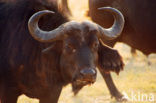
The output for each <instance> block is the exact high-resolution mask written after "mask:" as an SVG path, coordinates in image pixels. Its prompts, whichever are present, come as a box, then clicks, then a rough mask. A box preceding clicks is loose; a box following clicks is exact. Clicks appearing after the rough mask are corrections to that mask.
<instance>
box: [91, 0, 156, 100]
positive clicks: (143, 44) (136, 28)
mask: <svg viewBox="0 0 156 103" xmlns="http://www.w3.org/2000/svg"><path fill="white" fill-rule="evenodd" d="M103 6H110V7H114V8H117V9H119V10H120V11H121V12H122V13H123V15H124V17H125V27H124V29H123V32H122V34H121V36H119V37H118V38H116V39H114V40H109V41H108V40H104V43H106V44H107V45H109V46H114V44H115V43H116V42H118V41H119V42H123V43H126V44H128V45H129V46H131V47H132V48H133V49H132V50H134V49H138V50H140V51H142V52H143V53H144V54H145V55H149V54H150V53H156V43H155V40H156V30H155V28H156V13H155V10H156V1H155V0H89V16H90V17H91V19H92V20H93V21H94V22H96V23H98V24H99V25H101V26H103V27H110V26H111V25H112V23H113V17H112V15H110V14H109V13H107V12H105V13H103V12H102V11H99V10H98V8H99V7H103ZM102 75H103V76H104V79H105V80H106V83H107V85H108V87H109V90H110V93H111V95H112V96H113V97H115V98H116V99H120V98H122V95H121V93H120V92H119V91H118V90H117V88H116V87H115V85H114V83H113V81H112V79H111V76H110V75H107V76H105V73H102Z"/></svg>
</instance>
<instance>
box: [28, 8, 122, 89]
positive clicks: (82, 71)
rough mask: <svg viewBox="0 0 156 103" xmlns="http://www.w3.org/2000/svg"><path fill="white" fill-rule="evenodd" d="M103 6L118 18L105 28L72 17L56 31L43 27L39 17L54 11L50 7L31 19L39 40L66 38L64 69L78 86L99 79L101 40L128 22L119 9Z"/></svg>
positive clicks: (66, 77) (64, 74)
mask: <svg viewBox="0 0 156 103" xmlns="http://www.w3.org/2000/svg"><path fill="white" fill-rule="evenodd" d="M100 10H105V11H108V12H110V13H111V14H112V15H113V16H114V19H115V21H114V24H113V26H112V27H111V28H108V29H105V28H103V27H101V26H100V25H97V24H95V23H92V22H89V21H84V22H81V23H79V22H74V21H70V22H67V23H65V24H62V25H61V26H59V27H58V28H56V29H54V30H52V31H43V30H41V29H40V28H39V27H38V21H39V19H40V18H41V17H42V16H44V15H46V14H54V12H52V11H48V10H44V11H39V12H37V13H35V14H34V15H33V16H32V17H31V18H30V19H29V22H28V28H29V31H30V34H31V35H32V36H33V37H34V38H35V39H36V40H38V41H40V42H55V41H62V46H61V47H62V51H61V55H60V61H59V65H60V66H59V67H60V72H61V75H62V77H63V79H64V80H65V81H68V82H72V84H73V88H74V89H75V90H76V89H80V88H79V87H82V86H83V85H86V84H91V83H94V82H95V79H96V73H97V71H96V67H97V64H98V50H99V46H100V45H99V44H100V43H101V42H102V40H103V39H114V38H116V37H118V36H119V35H120V33H121V31H122V29H123V26H124V18H123V16H122V14H121V13H120V12H119V11H118V10H116V9H114V8H109V7H105V8H100Z"/></svg>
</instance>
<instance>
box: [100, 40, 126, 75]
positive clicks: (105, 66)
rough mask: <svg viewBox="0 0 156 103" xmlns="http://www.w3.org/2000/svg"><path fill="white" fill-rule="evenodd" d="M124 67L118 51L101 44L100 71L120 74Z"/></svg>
mask: <svg viewBox="0 0 156 103" xmlns="http://www.w3.org/2000/svg"><path fill="white" fill-rule="evenodd" d="M123 67H124V63H123V60H122V57H121V56H120V54H119V53H118V51H117V50H115V49H112V48H110V47H108V46H106V45H104V44H101V43H100V45H99V49H98V68H99V70H100V71H104V72H106V73H109V72H110V71H113V72H116V73H117V74H119V72H120V71H121V70H123Z"/></svg>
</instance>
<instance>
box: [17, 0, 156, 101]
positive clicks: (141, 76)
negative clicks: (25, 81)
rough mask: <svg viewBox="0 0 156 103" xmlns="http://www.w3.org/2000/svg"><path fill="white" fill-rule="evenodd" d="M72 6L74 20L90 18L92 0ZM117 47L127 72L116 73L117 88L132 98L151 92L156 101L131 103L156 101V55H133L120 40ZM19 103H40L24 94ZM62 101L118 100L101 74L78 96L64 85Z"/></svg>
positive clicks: (74, 1)
mask: <svg viewBox="0 0 156 103" xmlns="http://www.w3.org/2000/svg"><path fill="white" fill-rule="evenodd" d="M69 7H70V8H71V10H72V13H73V18H72V19H73V20H76V21H83V20H86V19H88V20H90V18H87V17H86V14H87V10H88V0H69ZM114 48H115V49H117V50H118V51H119V52H120V54H121V55H122V57H123V60H124V63H125V68H124V71H122V72H120V74H119V76H117V75H116V74H114V73H112V75H113V79H114V82H115V84H116V86H117V88H118V89H119V90H120V91H121V92H122V93H123V94H125V95H127V97H131V96H132V93H133V94H136V95H137V97H136V98H137V99H139V97H140V98H142V97H141V95H147V96H148V100H149V99H151V100H152V98H153V97H152V96H154V101H152V102H149V101H144V102H139V101H136V102H132V101H129V102H128V103H156V54H151V55H149V56H148V57H146V56H145V55H143V54H142V53H141V52H140V51H137V53H136V54H135V55H132V54H131V52H130V47H129V46H127V45H125V44H122V43H117V44H116V45H115V47H114ZM145 99H146V98H145ZM18 103H38V100H37V99H30V98H28V97H26V96H24V95H22V96H20V97H19V99H18ZM58 103H116V101H115V99H111V97H110V94H109V91H108V89H107V87H106V85H105V82H104V80H103V79H102V77H101V75H100V74H99V73H98V76H97V81H96V83H94V84H93V85H91V86H86V87H84V88H83V89H82V90H81V91H80V92H79V94H78V95H77V96H76V97H74V95H73V93H72V89H71V85H68V86H66V87H64V89H63V91H62V93H61V96H60V98H59V102H58Z"/></svg>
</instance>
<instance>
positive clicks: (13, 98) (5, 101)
mask: <svg viewBox="0 0 156 103" xmlns="http://www.w3.org/2000/svg"><path fill="white" fill-rule="evenodd" d="M17 99H18V95H16V93H15V92H14V93H13V92H11V91H9V90H8V91H7V92H6V93H5V94H4V95H3V96H2V98H1V101H0V103H17Z"/></svg>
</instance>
